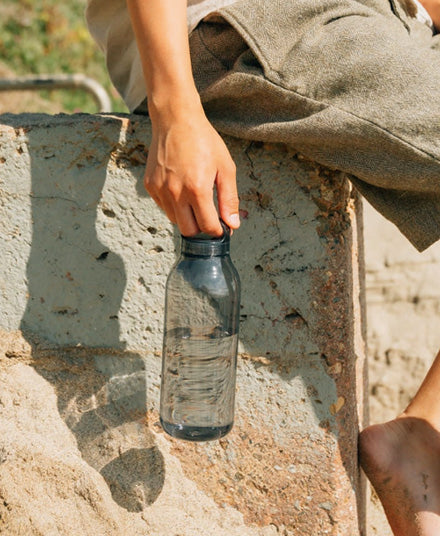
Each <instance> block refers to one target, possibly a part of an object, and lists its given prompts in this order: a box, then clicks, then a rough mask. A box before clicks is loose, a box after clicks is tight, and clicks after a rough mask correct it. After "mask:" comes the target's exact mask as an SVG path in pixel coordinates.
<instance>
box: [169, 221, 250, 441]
mask: <svg viewBox="0 0 440 536" xmlns="http://www.w3.org/2000/svg"><path fill="white" fill-rule="evenodd" d="M222 225H223V228H224V233H223V236H222V237H220V238H212V237H209V236H203V235H198V236H197V237H195V238H186V237H184V236H182V238H181V254H180V258H179V259H178V260H177V262H176V264H175V265H174V266H173V268H172V270H171V272H170V274H169V276H168V280H167V286H166V299H165V325H164V341H163V357H162V384H161V396H160V420H161V424H162V427H163V428H164V430H165V431H166V432H167V433H168V434H170V435H171V436H173V437H177V438H180V439H186V440H189V441H209V440H212V439H219V438H220V437H223V436H224V435H226V434H227V433H228V432H229V431H230V430H231V428H232V425H233V420H234V401H235V375H236V366H237V345H238V326H239V304H240V280H239V276H238V273H237V271H236V269H235V267H234V265H233V264H232V261H231V258H230V256H229V245H230V230H229V228H227V227H226V226H225V225H224V224H223V222H222Z"/></svg>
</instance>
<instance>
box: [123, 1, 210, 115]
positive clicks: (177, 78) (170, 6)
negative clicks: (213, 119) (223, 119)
mask: <svg viewBox="0 0 440 536" xmlns="http://www.w3.org/2000/svg"><path fill="white" fill-rule="evenodd" d="M127 5H128V9H129V12H130V17H131V20H132V25H133V29H134V32H135V35H136V41H137V45H138V49H139V53H140V56H141V60H142V67H143V71H144V76H145V82H146V86H147V97H148V106H149V111H150V115H151V117H152V120H153V121H154V118H155V116H156V115H157V114H161V115H163V114H165V115H167V114H179V113H185V112H186V111H191V110H193V109H194V108H197V109H200V108H201V104H200V99H199V96H198V93H197V90H196V87H195V84H194V79H193V76H192V71H191V59H190V52H189V42H188V30H187V23H186V0H148V1H145V0H127Z"/></svg>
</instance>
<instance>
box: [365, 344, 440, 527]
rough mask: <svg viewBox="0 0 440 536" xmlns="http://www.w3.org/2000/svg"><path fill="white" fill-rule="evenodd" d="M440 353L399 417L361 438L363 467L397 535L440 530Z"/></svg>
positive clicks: (369, 431)
mask: <svg viewBox="0 0 440 536" xmlns="http://www.w3.org/2000/svg"><path fill="white" fill-rule="evenodd" d="M439 387H440V352H439V354H438V355H437V357H436V359H435V360H434V363H433V364H432V367H431V368H430V370H429V372H428V374H427V376H426V378H425V380H424V381H423V383H422V385H421V387H420V389H419V390H418V392H417V394H416V396H415V397H414V399H413V400H412V401H411V403H410V404H409V405H408V407H407V408H406V409H405V411H404V412H403V413H402V414H401V415H399V417H397V418H396V419H394V420H392V421H390V422H387V423H384V424H378V425H373V426H369V427H368V428H366V429H365V430H364V431H363V432H362V433H361V434H360V439H359V448H360V460H361V465H362V467H363V469H364V471H365V473H366V474H367V476H368V478H369V479H370V481H371V483H372V484H373V486H374V488H375V490H376V492H377V494H378V496H379V498H380V500H381V502H382V504H383V506H384V510H385V513H386V515H387V518H388V520H389V523H390V525H391V528H392V529H393V532H394V534H395V536H438V535H439V534H440V397H439V396H438V393H439Z"/></svg>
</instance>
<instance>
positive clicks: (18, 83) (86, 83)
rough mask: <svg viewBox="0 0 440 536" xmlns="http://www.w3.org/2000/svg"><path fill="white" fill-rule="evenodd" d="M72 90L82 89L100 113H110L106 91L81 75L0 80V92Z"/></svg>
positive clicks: (19, 77) (54, 75) (92, 80)
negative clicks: (87, 93) (90, 97)
mask: <svg viewBox="0 0 440 536" xmlns="http://www.w3.org/2000/svg"><path fill="white" fill-rule="evenodd" d="M72 88H74V89H77V88H79V89H84V90H86V91H88V92H89V93H91V94H92V95H93V97H94V99H95V101H96V103H97V104H98V106H99V111H100V112H111V111H112V105H111V101H110V97H109V95H108V93H107V91H106V90H105V89H104V88H103V87H102V85H101V84H100V83H99V82H97V81H96V80H94V79H93V78H90V77H88V76H85V75H83V74H40V75H29V76H28V75H27V76H17V77H15V78H0V91H15V90H19V91H21V90H27V89H30V90H34V91H35V90H40V89H72Z"/></svg>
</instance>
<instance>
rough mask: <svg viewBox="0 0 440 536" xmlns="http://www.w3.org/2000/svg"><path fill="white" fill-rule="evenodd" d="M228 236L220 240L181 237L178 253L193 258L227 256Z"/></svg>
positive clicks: (228, 248) (228, 247)
mask: <svg viewBox="0 0 440 536" xmlns="http://www.w3.org/2000/svg"><path fill="white" fill-rule="evenodd" d="M229 250H230V240H229V236H226V235H224V236H222V237H220V238H211V239H204V238H187V237H185V236H182V240H181V245H180V252H181V254H182V255H188V256H194V257H222V256H226V255H229Z"/></svg>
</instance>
